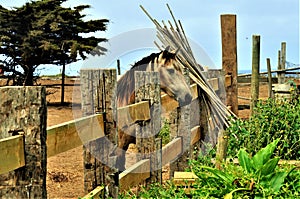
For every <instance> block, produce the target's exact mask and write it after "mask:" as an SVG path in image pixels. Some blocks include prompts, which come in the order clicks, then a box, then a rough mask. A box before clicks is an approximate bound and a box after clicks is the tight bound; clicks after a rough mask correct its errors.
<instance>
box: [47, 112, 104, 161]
mask: <svg viewBox="0 0 300 199" xmlns="http://www.w3.org/2000/svg"><path fill="white" fill-rule="evenodd" d="M103 129H104V128H103V115H101V114H97V115H92V116H88V117H83V118H80V119H77V120H72V121H70V122H65V123H62V124H59V125H55V126H51V127H48V128H47V156H48V157H51V156H54V155H57V154H59V153H62V152H65V151H68V150H70V149H73V148H76V147H78V146H81V145H82V144H83V143H87V142H88V141H91V140H94V139H97V138H100V137H103V136H104V132H103Z"/></svg>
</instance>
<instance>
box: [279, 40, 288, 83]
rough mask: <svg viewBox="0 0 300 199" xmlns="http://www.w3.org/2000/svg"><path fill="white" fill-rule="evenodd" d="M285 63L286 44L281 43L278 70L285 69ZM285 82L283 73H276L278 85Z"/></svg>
mask: <svg viewBox="0 0 300 199" xmlns="http://www.w3.org/2000/svg"><path fill="white" fill-rule="evenodd" d="M285 63H286V42H281V53H280V62H279V66H280V70H284V69H285ZM284 82H285V72H284V71H283V72H279V73H278V84H283V83H284Z"/></svg>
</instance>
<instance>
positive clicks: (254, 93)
mask: <svg viewBox="0 0 300 199" xmlns="http://www.w3.org/2000/svg"><path fill="white" fill-rule="evenodd" d="M259 62H260V35H253V36H252V76H251V103H250V115H252V114H253V111H254V107H255V106H256V103H257V100H258V96H259Z"/></svg>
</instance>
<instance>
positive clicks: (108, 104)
mask: <svg viewBox="0 0 300 199" xmlns="http://www.w3.org/2000/svg"><path fill="white" fill-rule="evenodd" d="M80 80H81V93H82V94H81V95H82V112H83V116H88V115H93V114H96V113H102V114H103V118H104V121H103V122H104V129H98V130H99V131H100V130H102V131H104V134H105V135H106V136H105V137H104V138H99V139H96V140H94V141H90V142H89V143H84V189H85V192H90V191H92V190H93V189H95V188H96V187H97V186H98V185H106V186H108V190H109V195H110V196H111V197H114V198H117V197H118V186H119V177H118V171H117V169H116V161H115V159H114V158H110V157H109V156H110V154H111V153H112V151H113V149H114V147H115V146H116V145H117V128H116V126H117V125H116V123H117V103H116V89H117V87H116V85H117V84H116V83H117V82H116V70H115V69H84V70H81V71H80Z"/></svg>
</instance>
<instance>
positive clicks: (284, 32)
mask: <svg viewBox="0 0 300 199" xmlns="http://www.w3.org/2000/svg"><path fill="white" fill-rule="evenodd" d="M26 2H27V1H26V0H17V1H16V0H15V1H12V0H0V4H1V5H2V6H4V7H6V8H11V7H14V6H17V7H18V6H21V5H23V4H24V3H26ZM166 3H168V4H169V5H170V7H171V9H172V11H173V13H174V15H175V17H176V19H179V20H181V22H182V24H183V28H184V30H185V33H186V35H187V37H188V38H189V39H190V42H191V43H193V45H192V48H193V52H194V54H195V57H196V58H197V61H198V62H199V63H200V64H202V65H207V66H209V67H211V68H221V67H222V45H221V25H220V15H221V14H236V15H237V53H238V70H239V71H242V70H251V62H252V61H251V60H252V49H251V48H252V36H253V35H260V37H261V47H260V48H261V54H260V58H261V60H260V68H261V70H264V69H266V58H270V59H271V65H272V69H276V68H277V60H278V58H277V56H278V50H280V48H281V42H286V43H287V61H288V62H291V63H294V64H296V65H299V64H300V59H299V46H300V44H299V39H300V38H299V37H300V36H299V0H231V1H228V0H185V1H180V0H178V1H175V0H168V1H166V0H159V1H158V0H156V1H149V0H128V1H120V0H110V1H107V0H68V1H67V2H65V3H64V4H63V5H64V6H66V7H73V6H77V5H82V4H88V5H91V8H90V9H87V10H85V12H84V13H85V14H86V15H87V16H86V19H87V20H88V19H102V18H106V19H109V20H110V22H109V24H108V29H107V31H105V32H100V33H98V34H97V35H98V36H101V37H105V38H108V39H109V42H108V43H106V44H105V47H107V48H108V53H107V55H106V56H105V57H101V58H97V60H93V59H95V58H91V59H90V60H88V61H84V62H78V63H76V64H73V65H72V67H68V68H67V74H68V73H69V75H73V74H75V73H78V71H79V70H80V68H81V67H92V65H93V64H94V65H97V67H114V66H115V65H116V59H120V60H121V66H122V67H121V68H123V69H124V70H125V69H127V68H129V67H130V64H133V63H134V62H135V61H138V60H140V59H141V58H142V57H144V56H146V55H149V54H150V53H151V52H153V51H157V49H156V48H155V47H154V45H153V40H155V39H156V38H155V26H154V24H153V23H152V22H151V21H150V20H149V18H148V17H147V16H146V14H145V13H144V12H143V11H142V9H141V8H140V5H142V6H143V7H144V8H145V9H146V10H147V11H148V12H149V13H150V15H151V16H152V17H153V18H155V19H157V20H158V21H159V22H161V21H162V20H164V21H168V20H171V19H172V18H171V16H170V14H169V11H168V9H167V6H166ZM91 60H93V61H91ZM74 65H76V67H74ZM99 65H100V66H99ZM52 69H53V67H52ZM58 70H59V68H58Z"/></svg>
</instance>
